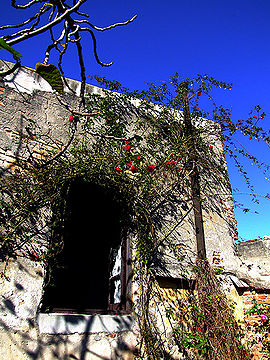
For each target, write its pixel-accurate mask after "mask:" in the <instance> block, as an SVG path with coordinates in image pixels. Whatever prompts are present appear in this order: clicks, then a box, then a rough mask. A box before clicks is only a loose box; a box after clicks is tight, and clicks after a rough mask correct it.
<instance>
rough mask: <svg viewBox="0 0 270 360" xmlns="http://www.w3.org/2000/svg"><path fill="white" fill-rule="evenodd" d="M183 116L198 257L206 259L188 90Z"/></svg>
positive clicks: (184, 100)
mask: <svg viewBox="0 0 270 360" xmlns="http://www.w3.org/2000/svg"><path fill="white" fill-rule="evenodd" d="M182 101H183V114H184V129H185V130H184V131H185V135H186V137H187V140H188V141H187V145H188V151H189V153H190V164H189V170H190V171H191V170H192V173H191V175H190V186H191V196H192V203H193V211H194V223H195V232H196V245H197V256H198V258H199V259H206V246H205V236H204V226H203V216H202V206H201V191H200V175H199V172H198V168H197V166H196V157H197V155H196V149H195V141H194V132H193V125H192V122H191V116H190V109H189V99H188V90H187V89H185V88H183V92H182Z"/></svg>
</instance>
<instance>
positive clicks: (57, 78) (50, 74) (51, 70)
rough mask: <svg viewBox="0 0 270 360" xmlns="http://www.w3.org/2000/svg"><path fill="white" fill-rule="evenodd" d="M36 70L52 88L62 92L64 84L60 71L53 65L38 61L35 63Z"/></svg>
mask: <svg viewBox="0 0 270 360" xmlns="http://www.w3.org/2000/svg"><path fill="white" fill-rule="evenodd" d="M36 72H37V73H38V74H39V75H40V76H41V77H43V79H44V80H46V81H47V82H48V83H49V84H50V85H51V87H52V88H53V89H54V90H56V91H57V92H59V94H63V93H64V84H63V81H62V78H61V75H60V72H59V70H58V68H57V67H56V66H55V65H52V64H49V65H45V64H42V63H40V62H38V63H37V64H36Z"/></svg>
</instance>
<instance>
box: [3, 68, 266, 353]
mask: <svg viewBox="0 0 270 360" xmlns="http://www.w3.org/2000/svg"><path fill="white" fill-rule="evenodd" d="M95 80H97V81H98V82H99V84H101V85H102V86H103V88H104V90H103V93H102V94H94V93H93V94H89V95H88V97H87V107H88V108H87V115H83V116H80V114H79V113H78V112H75V111H72V109H71V113H70V116H69V117H68V118H67V119H66V124H67V126H68V127H69V130H70V137H71V141H70V142H68V145H69V146H68V147H67V148H66V149H65V151H61V150H59V149H58V148H57V146H56V147H54V146H52V145H53V144H48V145H50V146H51V147H50V150H48V149H47V152H46V156H45V157H42V158H40V159H34V160H33V157H29V158H30V159H31V158H32V160H33V161H31V162H29V161H26V159H23V158H20V159H19V158H18V159H17V162H16V163H15V164H14V167H13V169H12V170H11V171H10V172H9V174H6V175H5V176H4V177H2V178H1V180H0V191H1V215H0V216H1V217H0V230H1V256H2V257H3V258H4V257H5V258H6V259H7V260H8V259H9V258H12V257H17V256H27V257H29V258H31V259H32V260H34V261H43V262H44V263H45V264H46V265H47V266H48V265H50V264H53V263H55V260H56V258H57V255H58V254H59V252H61V251H62V248H63V241H62V237H61V231H63V229H64V224H65V216H66V214H65V212H66V211H67V209H66V204H65V201H66V200H65V196H64V194H66V193H67V191H68V187H69V186H70V184H71V183H72V182H73V181H75V180H76V179H81V180H83V181H85V182H89V183H94V184H98V185H100V186H103V187H104V188H107V189H112V190H113V193H114V195H115V200H116V201H122V202H123V203H125V204H127V206H125V207H124V208H125V211H126V213H125V214H123V219H126V223H127V226H128V227H129V228H130V229H131V230H132V233H133V234H135V236H134V239H133V246H132V247H133V268H134V279H135V281H136V282H137V284H138V296H137V300H136V301H135V303H134V313H135V316H136V319H137V323H138V326H139V330H140V335H141V338H142V343H141V347H140V355H141V356H142V357H143V358H145V359H153V360H159V359H161V358H164V359H165V358H170V356H171V355H172V354H171V351H172V349H174V350H175V349H177V351H179V352H184V353H185V354H186V356H187V358H190V359H193V358H197V359H202V358H204V359H211V360H213V359H225V358H230V359H234V360H236V359H244V358H245V356H247V354H246V351H245V350H244V348H243V346H242V343H241V339H240V338H241V331H240V329H239V328H238V325H237V323H236V322H235V320H234V318H233V315H232V311H231V309H230V306H229V305H228V303H227V300H226V298H225V296H224V294H223V292H222V291H221V289H220V287H219V283H218V280H217V279H216V276H215V274H214V272H213V270H212V269H211V267H210V265H209V264H208V262H207V260H206V259H205V244H204V242H205V241H204V234H203V222H202V216H201V218H200V216H198V214H199V212H200V211H201V208H202V207H203V209H204V210H205V211H206V213H208V214H210V213H211V211H213V208H215V207H216V206H217V205H216V204H218V203H221V202H222V201H223V200H224V199H226V198H227V197H228V196H230V187H229V180H228V174H227V170H226V161H225V158H224V152H223V148H222V142H223V143H224V147H225V150H226V151H227V153H228V154H229V156H232V157H233V158H234V159H235V163H236V165H237V167H238V168H239V169H240V171H241V172H242V173H243V175H244V178H245V179H246V180H247V182H248V184H249V180H248V177H247V174H246V173H245V171H243V168H242V166H241V163H240V161H239V158H238V155H245V154H244V153H243V149H242V148H237V147H236V141H235V140H234V134H235V133H236V131H239V130H240V131H241V132H242V133H243V134H244V135H245V136H249V137H250V136H252V137H253V138H255V139H260V140H264V141H265V142H266V144H267V145H268V144H269V134H268V133H267V132H266V131H264V130H263V128H261V127H258V120H259V119H260V120H263V119H264V117H265V116H266V114H265V113H264V112H263V111H262V109H261V108H260V107H259V106H257V107H255V109H253V110H252V111H251V112H250V115H249V118H248V119H247V120H246V121H244V120H240V121H238V122H236V123H234V122H233V121H232V120H231V117H230V111H229V110H228V109H224V108H223V107H218V106H217V105H216V104H215V102H214V101H213V99H212V97H211V91H212V89H213V87H221V88H223V89H231V88H232V84H227V83H224V82H218V81H216V80H214V79H213V78H210V77H208V76H198V77H196V78H195V79H185V80H183V81H181V80H180V79H179V76H178V75H177V74H176V75H175V76H173V77H172V78H171V79H170V80H169V82H168V83H162V84H161V85H154V84H150V85H149V89H148V90H145V91H141V92H138V91H136V92H130V91H128V90H127V89H125V88H122V87H121V85H120V84H119V83H118V82H110V81H107V80H106V79H104V78H99V77H98V76H96V77H95ZM111 90H114V92H112V91H111ZM202 96H205V97H206V99H208V100H209V101H211V106H212V107H211V113H210V110H209V111H203V110H202V109H200V106H199V102H200V99H201V97H202ZM207 119H211V120H213V121H210V120H207ZM253 119H255V120H256V121H253ZM134 120H135V121H134ZM28 149H29V147H28ZM233 150H236V153H235V151H233ZM29 151H30V152H31V149H29ZM246 155H247V156H248V158H249V159H250V160H251V161H253V162H254V163H255V164H257V165H258V166H259V167H263V171H267V170H268V165H266V164H261V163H259V162H258V161H257V159H256V158H255V157H254V156H252V155H250V154H246ZM252 190H253V189H252V186H251V191H252ZM169 206H170V211H171V212H172V213H173V214H174V218H175V219H174V220H175V221H172V218H173V216H172V217H171V218H170V221H166V216H167V215H168V209H169ZM193 210H195V212H194V218H195V220H194V221H193V216H192V214H193ZM52 211H53V216H52V213H51V212H52ZM187 217H188V218H189V219H190V220H189V221H191V223H192V224H193V227H194V228H195V229H194V234H195V233H196V241H197V255H198V259H197V262H196V267H195V270H194V271H193V275H191V274H190V273H189V274H188V273H185V271H184V270H183V274H182V276H183V277H184V278H189V277H192V276H193V277H194V283H195V286H193V285H191V284H190V283H189V286H188V287H187V289H188V291H187V293H188V297H187V300H186V301H184V300H183V298H182V296H181V294H180V293H179V292H177V291H176V292H175V294H176V295H175V296H176V302H175V304H172V303H171V301H170V300H168V299H166V298H165V297H164V294H163V292H162V289H161V288H160V287H159V283H158V276H157V272H156V268H157V267H158V266H159V265H160V261H159V260H160V254H161V253H162V251H164V248H165V249H166V248H167V249H169V250H170V251H171V252H172V253H173V256H174V258H175V260H176V262H177V264H178V265H179V268H181V266H182V264H184V261H186V260H190V261H191V262H193V265H194V261H195V257H196V256H195V255H196V254H195V255H194V254H193V258H192V256H191V258H192V259H188V256H187V253H186V252H185V250H184V251H182V252H180V253H177V254H176V250H175V249H176V247H175V244H174V242H173V241H174V236H175V230H176V229H179V228H180V227H182V226H183V227H184V226H185V225H184V224H185V221H186V219H187ZM200 226H201V229H200V231H197V229H198V228H199V227H200ZM48 229H50V231H51V232H52V234H53V236H52V237H51V239H50V241H48V239H47V238H46V234H48ZM198 234H199V235H198ZM162 249H163V250H162ZM182 267H183V268H185V266H184V265H183V266H182ZM49 269H50V267H49ZM48 271H50V270H48ZM3 276H4V273H3ZM154 295H155V296H154ZM156 299H159V301H160V303H156V301H157V300H156ZM154 309H156V311H157V314H156V313H155V310H154ZM162 309H163V310H162ZM162 311H163V312H164V314H165V317H166V318H167V321H168V327H167V325H166V324H163V325H162V326H160V323H159V321H158V318H159V317H160V318H161V319H162V316H160V312H162ZM162 321H163V320H161V322H162ZM162 327H163V329H164V330H161V328H162ZM168 329H170V330H169V331H168ZM162 331H163V332H162ZM166 337H168V342H167V343H166V342H165V341H164V338H166ZM220 339H222V341H220ZM168 344H170V346H168Z"/></svg>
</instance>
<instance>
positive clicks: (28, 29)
mask: <svg viewBox="0 0 270 360" xmlns="http://www.w3.org/2000/svg"><path fill="white" fill-rule="evenodd" d="M86 1H87V0H77V1H76V0H73V1H71V0H67V1H63V0H50V1H49V2H48V1H47V0H32V1H28V2H26V3H25V4H24V5H18V4H17V3H16V0H11V6H12V7H13V8H15V9H17V10H28V9H33V14H32V15H31V16H29V17H28V18H26V19H25V20H24V21H22V22H21V23H18V24H15V25H9V24H7V25H3V26H0V31H3V32H4V33H5V35H3V36H2V38H0V47H1V48H3V49H5V50H7V51H9V52H11V53H12V55H13V57H14V59H15V60H16V65H17V66H16V67H15V68H14V69H13V70H14V71H15V70H16V68H17V67H18V64H20V57H21V54H19V53H18V52H17V51H16V50H14V49H13V45H16V44H18V43H20V42H22V41H25V40H28V39H30V38H32V37H35V36H37V35H40V34H42V33H46V32H48V33H49V36H50V38H49V41H48V44H47V45H46V49H45V51H44V60H43V64H44V65H48V62H49V58H50V54H51V52H52V50H54V51H56V52H57V53H58V64H57V66H58V68H59V70H60V73H61V75H62V76H64V71H63V68H62V60H63V57H64V55H65V54H66V52H67V50H68V48H69V46H70V45H75V47H76V50H77V56H78V61H79V65H80V71H81V96H82V97H83V96H84V92H85V81H86V75H85V60H84V56H83V46H82V36H83V35H84V34H86V33H87V34H89V35H90V38H91V40H92V42H93V52H94V57H95V59H96V61H97V63H98V64H99V65H101V66H110V65H112V61H111V62H109V63H105V62H103V61H101V60H100V58H99V56H98V52H97V41H96V36H95V33H94V31H106V30H110V29H113V28H115V27H118V26H123V25H127V24H128V23H130V22H132V21H133V20H134V19H135V18H136V17H137V15H135V16H133V17H132V18H131V19H129V20H127V21H124V22H117V23H114V24H112V25H109V26H106V27H98V26H96V25H95V24H94V23H93V22H92V21H90V20H89V15H88V14H86V13H84V12H82V11H81V6H82V5H83V4H84V3H85V2H86ZM37 5H39V8H38V10H36V6H37ZM34 8H35V10H34ZM59 24H61V26H62V27H61V30H60V31H59V26H57V30H56V25H59ZM39 60H40V59H39ZM8 73H10V71H9V72H8ZM0 75H2V76H4V75H7V73H6V72H2V73H0Z"/></svg>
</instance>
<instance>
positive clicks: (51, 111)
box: [0, 67, 270, 360]
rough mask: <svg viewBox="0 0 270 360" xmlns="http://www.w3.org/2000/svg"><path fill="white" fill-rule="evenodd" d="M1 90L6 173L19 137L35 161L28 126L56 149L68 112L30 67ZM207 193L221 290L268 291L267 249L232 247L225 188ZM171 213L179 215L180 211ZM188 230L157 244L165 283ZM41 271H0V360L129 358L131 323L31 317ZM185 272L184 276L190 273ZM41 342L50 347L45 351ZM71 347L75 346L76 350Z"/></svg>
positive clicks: (168, 217) (22, 262)
mask: <svg viewBox="0 0 270 360" xmlns="http://www.w3.org/2000/svg"><path fill="white" fill-rule="evenodd" d="M68 83H69V86H70V88H72V89H73V90H74V93H72V92H71V91H70V90H69V89H67V88H66V89H65V94H64V95H63V99H64V101H65V102H66V103H68V104H69V105H70V106H71V107H73V108H77V109H79V106H80V101H79V99H78V97H77V95H78V94H79V87H80V83H79V82H76V81H74V80H68ZM1 86H2V89H3V90H2V100H1V106H0V118H1V120H0V166H1V168H2V171H5V169H7V168H12V166H13V164H14V162H15V159H16V155H18V154H19V153H20V156H26V155H27V149H26V148H25V147H24V145H23V143H22V142H21V135H20V134H21V133H24V134H26V135H28V136H29V144H30V145H31V146H32V148H33V149H36V150H35V151H36V156H42V151H44V148H42V147H41V148H40V147H39V145H40V142H42V138H39V140H38V141H36V139H35V138H31V129H32V128H31V123H32V122H34V123H35V124H36V123H37V124H38V127H39V129H40V133H41V134H47V135H46V136H47V137H46V142H45V143H46V146H48V141H47V140H48V138H49V137H52V139H53V141H52V146H57V145H55V144H57V143H58V144H59V149H61V147H62V146H64V144H65V143H66V142H67V140H68V134H69V128H68V117H69V115H70V113H69V111H68V110H67V109H65V107H63V106H62V105H61V104H60V103H59V101H58V99H57V97H56V96H55V94H54V93H53V92H52V89H51V88H50V86H49V85H48V83H47V82H46V81H45V80H43V79H42V78H41V77H40V76H39V75H37V74H35V73H34V72H33V70H32V69H28V68H24V67H22V68H20V69H19V70H17V72H16V73H14V74H12V75H10V76H9V77H7V78H6V79H5V80H4V81H3V82H2V85H1ZM87 91H88V92H94V93H102V90H101V89H99V88H97V87H94V86H90V85H89V86H87ZM45 143H44V144H45ZM220 146H221V145H220ZM213 195H214V196H213V198H214V199H215V198H216V199H219V201H215V206H214V207H213V208H212V210H209V209H208V210H207V213H206V210H204V226H205V236H206V247H207V254H208V258H209V260H210V262H211V263H212V264H213V266H216V267H218V268H221V269H223V271H224V274H225V275H226V281H225V283H226V284H227V285H226V286H227V289H230V290H231V291H234V289H235V288H237V287H239V288H241V287H242V288H243V287H245V286H248V283H245V282H243V281H241V279H243V280H245V281H251V280H252V279H253V280H254V279H255V280H256V281H255V285H256V286H264V287H266V288H270V278H269V269H270V264H269V260H268V259H269V258H267V256H266V254H268V252H269V250H268V249H269V246H268V245H267V244H268V243H267V242H263V243H259V244H256V245H254V244H253V245H250V244H240V245H238V246H237V247H236V246H235V243H234V237H235V229H236V226H235V219H234V214H233V202H232V197H231V195H228V191H227V190H226V191H225V190H224V195H221V196H220V194H218V193H217V194H213ZM177 209H178V210H179V211H180V213H181V211H182V210H181V206H179V207H178V208H177ZM178 210H177V211H178ZM162 211H163V213H161V216H162V219H163V225H162V226H165V227H166V222H172V221H176V220H177V217H178V215H177V214H176V212H173V211H172V213H170V211H171V210H170V211H169V210H168V211H167V212H166V213H164V211H165V209H164V208H163V210H162ZM183 214H184V212H183ZM193 226H194V224H193V222H192V220H191V218H190V217H189V220H188V222H187V223H186V226H184V227H183V226H180V227H177V226H176V228H175V231H174V233H173V235H172V238H173V244H174V245H173V247H170V248H168V247H167V246H166V242H164V252H163V265H164V266H163V267H161V268H157V269H156V272H157V274H158V275H159V276H165V277H169V278H179V277H181V276H186V274H187V273H186V272H185V271H186V268H191V266H192V264H193V263H194V259H195V256H196V247H195V237H194V231H193ZM172 238H170V239H172ZM255 248H256V249H255ZM250 249H251V250H250ZM254 249H255V250H256V251H255V250H254ZM237 251H238V254H237ZM181 253H188V254H189V256H188V257H186V258H185V259H184V260H183V262H182V267H179V263H178V262H176V261H172V260H171V259H172V258H175V255H179V254H181ZM187 258H188V259H187ZM3 266H4V264H3ZM44 273H45V270H44V269H43V267H42V265H41V263H39V262H35V261H32V260H30V259H24V258H19V259H18V260H16V261H10V262H9V264H8V267H7V269H6V272H5V274H6V278H3V279H1V290H0V295H1V300H2V303H1V307H0V322H1V324H2V328H1V333H0V342H2V344H3V347H2V350H0V351H2V352H3V351H4V352H5V351H9V352H10V354H11V355H8V357H7V359H13V358H14V359H15V358H18V359H27V360H28V359H32V358H36V359H46V360H47V359H48V360H49V359H54V358H57V357H56V356H59V357H58V358H61V359H64V358H66V356H68V355H67V354H69V353H70V354H73V358H74V359H84V360H88V359H89V360H90V359H91V360H92V359H100V356H99V355H101V354H102V356H103V358H104V359H117V358H120V355H117V352H119V354H122V355H121V356H123V359H129V358H130V357H131V356H132V355H131V354H132V349H133V348H134V347H135V345H136V341H137V337H136V331H137V330H136V326H135V325H134V322H133V319H132V318H125V317H119V318H117V319H115V318H112V317H108V316H107V317H106V316H105V318H104V319H103V318H102V321H101V320H100V318H99V319H98V318H95V319H94V318H91V317H85V316H84V315H79V317H80V316H82V317H81V318H78V317H77V318H76V316H75V317H73V318H72V317H69V318H67V317H65V316H67V315H51V316H50V314H46V315H45V314H38V307H39V304H40V302H41V298H42V291H43V290H42V289H43V282H44ZM189 275H190V276H191V277H192V275H191V273H190V274H189ZM237 296H238V295H237ZM238 301H240V300H239V299H238ZM240 302H241V301H240ZM89 319H92V320H89ZM99 320H100V322H101V323H103V324H105V328H107V329H109V330H108V331H106V330H104V328H103V329H102V328H101V327H100V326H99V325H95V326H94V323H95V322H96V323H97V324H98V321H99ZM69 321H70V323H69ZM89 321H90V322H91V325H92V326H94V327H93V328H92V331H91V330H90V329H88V331H86V330H85V329H86V328H87V326H88V325H87V324H88V323H89ZM106 324H107V325H106ZM121 324H122V325H121ZM65 329H66V330H65ZM7 330H8V333H7ZM128 330H129V331H128ZM87 332H88V335H87V336H86V335H85V333H87ZM91 332H92V333H93V334H92V335H91V334H90V333H91ZM54 333H57V334H58V337H56V335H53V334H54ZM61 339H63V343H61ZM48 343H50V344H51V346H49V347H48V346H46V345H48ZM14 344H17V345H18V346H17V347H16V346H15V345H14ZM78 344H80V345H81V346H80V348H79V345H78ZM119 344H120V345H121V344H122V345H121V346H120V345H119ZM88 345H89V346H90V347H89V346H88ZM15 347H16V350H15ZM0 348H1V346H0ZM3 349H8V350H3ZM6 353H8V352H6ZM82 353H83V354H84V355H83V356H82ZM0 354H1V352H0ZM31 354H32V355H31ZM33 354H36V355H35V356H36V357H33V356H34V355H33ZM56 354H57V355H56ZM117 356H118V357H117ZM2 358H4V357H2Z"/></svg>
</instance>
